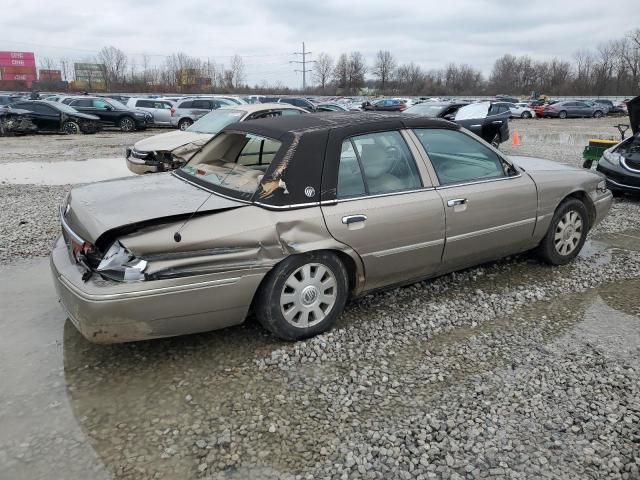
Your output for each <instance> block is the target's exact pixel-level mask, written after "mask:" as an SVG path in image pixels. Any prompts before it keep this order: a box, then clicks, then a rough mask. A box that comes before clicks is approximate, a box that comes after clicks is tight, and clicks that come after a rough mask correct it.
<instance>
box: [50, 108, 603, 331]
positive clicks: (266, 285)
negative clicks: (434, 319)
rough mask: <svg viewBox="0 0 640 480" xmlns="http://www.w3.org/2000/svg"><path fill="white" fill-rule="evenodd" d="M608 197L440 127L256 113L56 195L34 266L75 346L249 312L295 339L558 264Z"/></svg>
mask: <svg viewBox="0 0 640 480" xmlns="http://www.w3.org/2000/svg"><path fill="white" fill-rule="evenodd" d="M611 199H612V195H611V192H610V191H608V190H607V189H606V187H605V182H604V180H603V179H602V177H601V176H600V175H598V174H597V173H595V172H592V171H589V170H585V169H577V168H573V167H569V166H566V165H562V164H559V163H556V162H551V161H546V160H541V159H537V158H526V157H507V156H505V155H504V154H502V153H501V152H500V151H499V150H496V149H495V148H493V147H491V145H489V144H487V143H485V142H484V141H483V140H481V139H480V138H479V137H477V136H475V135H473V134H472V133H470V132H468V131H466V130H464V129H462V128H461V127H460V126H459V125H457V124H455V123H451V122H447V121H445V120H439V119H429V118H424V117H414V116H398V115H394V114H382V113H355V112H354V113H326V114H318V115H300V116H295V117H279V118H268V119H262V120H255V121H251V122H242V123H235V124H232V125H229V126H228V127H227V128H225V129H224V130H223V131H222V132H221V133H219V134H218V135H216V136H215V137H214V138H213V139H212V140H211V141H209V142H208V143H207V144H205V145H204V146H203V147H202V148H201V149H200V150H199V151H198V152H197V153H196V154H195V155H194V156H193V157H192V158H191V160H190V161H189V162H188V163H187V164H186V165H185V166H183V167H182V168H180V169H178V170H175V171H173V172H167V173H159V174H155V175H144V176H136V177H128V178H125V179H118V180H112V181H106V182H98V183H95V184H91V185H86V186H81V187H76V188H74V189H73V190H71V193H70V194H69V196H68V197H67V199H66V200H65V201H64V203H63V204H62V206H61V223H62V236H61V237H60V238H59V239H58V241H57V243H56V244H55V246H54V248H53V252H52V253H51V268H52V271H53V278H54V281H55V286H56V289H57V292H58V296H59V298H60V300H61V304H62V305H63V306H64V308H65V309H66V310H67V312H68V314H69V318H70V319H71V321H72V322H73V323H74V325H76V327H77V328H78V329H79V330H80V332H81V333H82V334H83V335H84V336H85V337H86V338H88V339H89V340H91V341H92V342H107V343H108V342H123V341H132V340H144V339H149V338H156V337H165V336H170V335H181V334H186V333H194V332H201V331H207V330H213V329H218V328H223V327H227V326H230V325H237V324H239V323H242V322H243V321H244V319H245V317H246V316H247V313H248V312H249V309H250V308H251V309H252V311H253V312H254V313H255V315H256V317H257V319H258V320H259V321H260V322H261V323H262V324H263V325H264V326H265V328H267V329H268V330H270V331H271V332H273V333H274V334H276V335H277V336H279V337H281V338H284V339H288V340H296V339H301V338H306V337H309V336H312V335H316V334H319V333H321V332H324V331H326V330H328V329H329V328H331V327H332V326H333V325H334V324H335V322H336V320H337V319H338V317H339V316H340V314H341V312H342V310H343V309H344V307H345V304H346V302H347V299H348V298H349V297H355V296H358V295H362V294H364V293H366V292H369V291H371V290H375V289H379V288H388V287H390V286H393V285H398V284H406V283H410V282H415V281H417V280H420V279H424V278H429V277H434V276H437V275H442V274H445V273H447V272H451V271H454V270H458V269H462V268H466V267H470V266H472V265H476V264H479V263H482V262H487V261H490V260H494V259H497V258H500V257H504V256H506V255H512V254H516V253H520V252H525V251H528V250H535V251H536V252H537V253H538V255H539V256H540V257H541V258H542V259H543V260H544V261H546V262H548V263H550V264H553V265H562V264H566V263H568V262H570V261H571V260H572V259H574V258H575V256H576V255H577V254H578V252H579V251H580V249H581V248H582V246H583V245H584V242H585V240H586V237H587V234H588V232H589V230H590V229H591V228H593V227H594V226H595V225H597V224H598V222H600V221H601V220H602V218H603V217H604V216H605V215H606V214H607V212H608V210H609V207H610V205H611Z"/></svg>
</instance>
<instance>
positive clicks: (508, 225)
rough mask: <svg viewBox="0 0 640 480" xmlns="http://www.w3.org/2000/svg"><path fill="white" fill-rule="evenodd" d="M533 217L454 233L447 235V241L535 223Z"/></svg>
mask: <svg viewBox="0 0 640 480" xmlns="http://www.w3.org/2000/svg"><path fill="white" fill-rule="evenodd" d="M535 221H536V219H535V218H527V219H525V220H519V221H517V222H512V223H505V224H504V225H498V226H497V227H490V228H484V229H482V230H476V231H474V232H469V233H462V234H460V235H454V236H453V237H447V242H455V241H457V240H466V239H468V238H473V237H478V236H480V235H484V234H487V233H494V232H500V231H502V230H507V229H509V228H513V227H521V226H523V225H528V224H530V223H535Z"/></svg>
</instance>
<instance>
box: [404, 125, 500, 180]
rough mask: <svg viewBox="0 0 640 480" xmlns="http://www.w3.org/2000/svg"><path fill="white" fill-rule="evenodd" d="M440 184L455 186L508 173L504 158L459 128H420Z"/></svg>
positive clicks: (419, 137) (420, 135) (421, 139)
mask: <svg viewBox="0 0 640 480" xmlns="http://www.w3.org/2000/svg"><path fill="white" fill-rule="evenodd" d="M414 132H415V134H416V136H417V137H418V139H419V140H420V143H422V146H423V147H424V149H425V150H426V152H427V154H428V155H429V159H430V160H431V164H432V165H433V168H434V169H435V171H436V174H437V175H438V180H439V181H440V185H452V184H456V183H465V182H472V181H479V180H486V179H491V178H500V177H504V176H506V175H505V168H504V164H503V162H502V160H501V159H500V157H499V156H498V155H497V154H496V153H495V152H494V151H493V150H491V149H490V148H489V147H487V146H485V145H483V144H482V143H480V142H479V141H477V140H475V139H474V138H472V137H470V136H469V135H466V134H464V133H462V132H460V131H458V130H444V129H416V130H414Z"/></svg>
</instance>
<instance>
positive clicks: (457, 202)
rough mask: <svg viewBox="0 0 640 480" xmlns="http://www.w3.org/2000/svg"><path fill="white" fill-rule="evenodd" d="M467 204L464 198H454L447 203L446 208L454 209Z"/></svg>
mask: <svg viewBox="0 0 640 480" xmlns="http://www.w3.org/2000/svg"><path fill="white" fill-rule="evenodd" d="M466 203H467V199H466V198H454V199H452V200H448V201H447V206H448V207H455V206H456V205H465V204H466Z"/></svg>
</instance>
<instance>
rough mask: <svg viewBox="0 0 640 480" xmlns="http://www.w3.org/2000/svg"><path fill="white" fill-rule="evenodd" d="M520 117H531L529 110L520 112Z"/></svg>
mask: <svg viewBox="0 0 640 480" xmlns="http://www.w3.org/2000/svg"><path fill="white" fill-rule="evenodd" d="M520 118H531V112H522V114H521V115H520Z"/></svg>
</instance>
